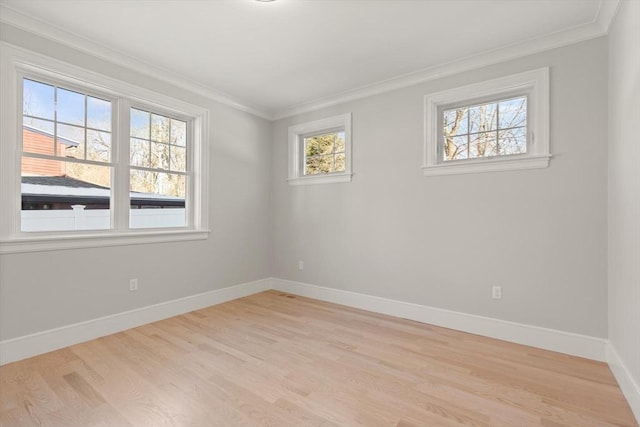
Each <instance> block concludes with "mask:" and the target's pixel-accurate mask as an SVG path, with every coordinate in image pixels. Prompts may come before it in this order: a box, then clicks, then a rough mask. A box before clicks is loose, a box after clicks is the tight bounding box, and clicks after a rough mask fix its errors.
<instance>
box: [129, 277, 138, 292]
mask: <svg viewBox="0 0 640 427" xmlns="http://www.w3.org/2000/svg"><path fill="white" fill-rule="evenodd" d="M137 290H138V279H131V280H129V291H131V292H135V291H137Z"/></svg>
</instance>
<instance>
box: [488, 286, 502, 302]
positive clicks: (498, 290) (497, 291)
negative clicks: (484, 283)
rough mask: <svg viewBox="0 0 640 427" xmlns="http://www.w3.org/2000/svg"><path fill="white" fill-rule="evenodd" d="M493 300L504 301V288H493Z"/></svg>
mask: <svg viewBox="0 0 640 427" xmlns="http://www.w3.org/2000/svg"><path fill="white" fill-rule="evenodd" d="M491 298H493V299H502V286H494V287H492V288H491Z"/></svg>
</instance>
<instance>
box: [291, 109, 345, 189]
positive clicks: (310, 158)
mask: <svg viewBox="0 0 640 427" xmlns="http://www.w3.org/2000/svg"><path fill="white" fill-rule="evenodd" d="M351 175H352V174H351V114H350V113H349V114H343V115H340V116H334V117H328V118H326V119H321V120H316V121H313V122H308V123H302V124H299V125H295V126H291V127H290V128H289V180H288V181H289V184H290V185H304V184H328V183H337V182H349V181H351Z"/></svg>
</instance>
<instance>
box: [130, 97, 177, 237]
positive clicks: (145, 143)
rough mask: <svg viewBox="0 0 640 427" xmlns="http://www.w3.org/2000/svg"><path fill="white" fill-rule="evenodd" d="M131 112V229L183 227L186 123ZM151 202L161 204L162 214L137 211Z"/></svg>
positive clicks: (155, 115) (163, 116)
mask: <svg viewBox="0 0 640 427" xmlns="http://www.w3.org/2000/svg"><path fill="white" fill-rule="evenodd" d="M130 113H131V114H130V115H131V124H130V132H131V135H130V136H131V140H130V145H129V152H130V165H131V173H130V176H129V186H130V190H131V209H130V210H129V223H130V225H131V228H156V227H184V226H185V225H186V216H185V214H186V213H185V199H186V196H187V176H188V174H187V122H186V121H184V120H180V119H177V118H174V117H168V116H165V115H162V114H156V113H152V112H150V111H144V110H140V109H137V108H131V110H130ZM150 200H157V201H163V203H162V206H161V207H162V208H163V211H155V212H153V213H151V212H149V211H139V210H136V209H143V208H148V207H150V204H149V201H150ZM156 207H159V206H156Z"/></svg>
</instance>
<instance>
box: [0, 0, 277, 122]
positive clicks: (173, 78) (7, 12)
mask: <svg viewBox="0 0 640 427" xmlns="http://www.w3.org/2000/svg"><path fill="white" fill-rule="evenodd" d="M0 22H1V23H4V24H7V25H11V26H13V27H16V28H18V29H21V30H24V31H27V32H29V33H31V34H35V35H37V36H40V37H43V38H46V39H48V40H51V41H54V42H56V43H60V44H62V45H65V46H68V47H71V48H73V49H76V50H79V51H81V52H84V53H87V54H89V55H91V56H94V57H97V58H100V59H103V60H105V61H108V62H111V63H114V64H116V65H119V66H121V67H124V68H127V69H130V70H133V71H136V72H139V73H143V74H145V75H147V76H150V77H153V78H155V79H157V80H160V81H163V82H165V83H169V84H171V85H173V86H176V87H179V88H181V89H185V90H188V91H190V92H193V93H196V94H198V95H202V96H204V97H206V98H208V99H211V100H213V101H216V102H219V103H221V104H224V105H227V106H229V107H232V108H235V109H237V110H240V111H244V112H247V113H249V114H253V115H254V116H258V117H261V118H263V119H267V120H273V116H272V115H271V114H269V113H268V112H266V111H263V110H261V109H259V108H256V107H253V106H251V105H248V104H247V103H245V102H242V101H241V100H239V99H237V98H235V97H233V96H231V95H228V94H226V93H224V92H221V91H218V90H215V89H212V88H209V87H206V86H204V85H202V84H200V83H198V82H195V81H193V80H192V79H189V78H187V77H184V76H180V75H177V74H176V73H175V72H173V71H170V70H167V69H164V68H161V67H158V66H156V65H153V64H150V63H148V62H145V61H142V60H140V59H138V58H135V57H132V56H129V55H127V54H124V53H122V52H119V51H117V50H114V49H111V48H108V47H106V46H104V45H102V44H99V43H96V42H94V41H92V40H90V39H88V38H86V37H84V36H82V35H79V34H77V33H73V32H70V31H67V30H63V29H61V28H59V27H56V26H54V25H51V24H49V23H47V22H44V21H41V20H38V19H35V18H33V17H31V16H28V15H26V14H24V13H22V12H19V11H17V10H14V9H12V8H10V7H8V6H6V5H3V4H0Z"/></svg>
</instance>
